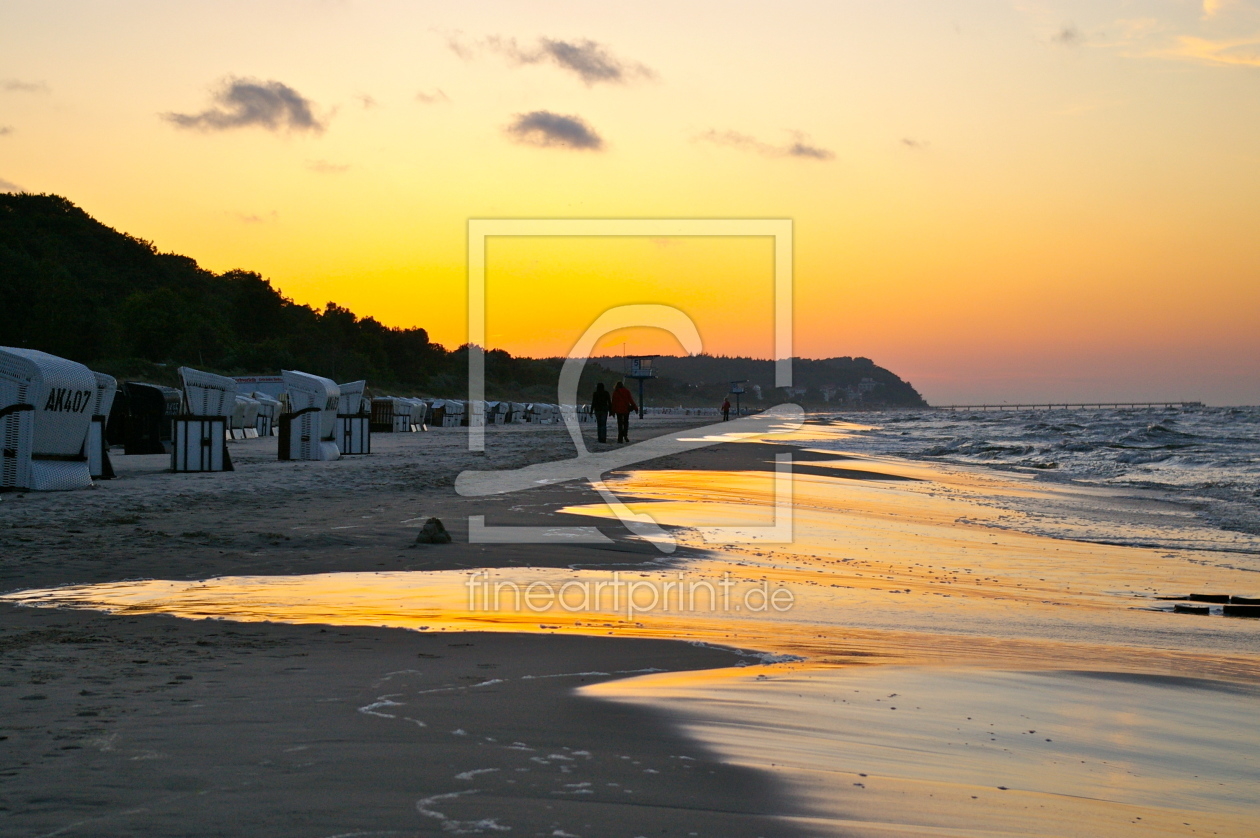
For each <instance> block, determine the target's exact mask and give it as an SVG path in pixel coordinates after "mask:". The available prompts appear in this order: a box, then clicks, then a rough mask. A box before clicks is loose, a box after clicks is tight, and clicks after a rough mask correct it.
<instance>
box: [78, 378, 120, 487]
mask: <svg viewBox="0 0 1260 838" xmlns="http://www.w3.org/2000/svg"><path fill="white" fill-rule="evenodd" d="M92 375H93V377H95V378H96V400H95V402H94V403H93V407H92V424H91V425H89V426H88V436H87V442H86V443H84V447H83V453H84V455H85V456H86V457H87V461H88V473H89V474H91V475H92V479H93V480H109V479H111V478H113V476H114V465H113V463H111V462H110V460H109V443H108V440H107V439H106V437H105V427H106V425H107V424H108V423H109V412H110V410H112V409H113V407H114V397H115V396H116V395H118V382H117V381H116V380H115V379H114V377H113V376H112V375H106V374H105V373H103V372H93V373H92Z"/></svg>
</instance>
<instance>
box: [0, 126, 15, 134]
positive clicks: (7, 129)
mask: <svg viewBox="0 0 1260 838" xmlns="http://www.w3.org/2000/svg"><path fill="white" fill-rule="evenodd" d="M12 133H13V126H12V125H0V137H7V136H8V135H9V134H12Z"/></svg>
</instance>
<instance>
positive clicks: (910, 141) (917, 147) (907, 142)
mask: <svg viewBox="0 0 1260 838" xmlns="http://www.w3.org/2000/svg"><path fill="white" fill-rule="evenodd" d="M901 144H902V145H903V146H905V147H906V148H908V149H911V150H913V151H923V150H924V149H926V148H927V147H928V143H927V141H926V140H916V139H915V138H914V137H902V138H901Z"/></svg>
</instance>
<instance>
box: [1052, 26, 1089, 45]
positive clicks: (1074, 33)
mask: <svg viewBox="0 0 1260 838" xmlns="http://www.w3.org/2000/svg"><path fill="white" fill-rule="evenodd" d="M1050 42H1051V43H1055V44H1058V45H1059V46H1064V47H1078V46H1080V45H1081V44H1083V43H1085V33H1084V32H1082V31H1081V30H1080V29H1077V28H1076V24H1074V23H1067V24H1064V25H1063V28H1062V29H1060V30H1059V31H1058V32H1056V33H1054V34H1053V35H1051V36H1050Z"/></svg>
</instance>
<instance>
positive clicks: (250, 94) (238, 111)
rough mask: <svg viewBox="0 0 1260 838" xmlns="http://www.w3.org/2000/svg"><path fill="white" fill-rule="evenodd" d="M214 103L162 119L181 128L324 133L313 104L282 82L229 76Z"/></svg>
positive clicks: (323, 124)
mask: <svg viewBox="0 0 1260 838" xmlns="http://www.w3.org/2000/svg"><path fill="white" fill-rule="evenodd" d="M213 101H214V106H213V107H210V108H207V109H206V110H204V111H202V112H201V113H196V114H185V113H164V114H162V118H163V119H165V120H167V121H168V122H173V123H174V124H175V125H177V126H179V127H180V128H195V129H199V130H201V131H228V130H231V129H233V128H249V127H258V128H264V129H266V130H268V131H280V130H282V129H288V130H290V131H309V132H311V133H314V134H319V133H321V132H323V130H324V128H325V127H326V126H325V123H324V122H322V121H321V120H320V119H318V118H317V117H316V116H315V112H314V108H313V103H312V102H311V101H310V100H309V99H307V98H306V97H305V96H303V95H302V94H300V93H298V92H297V91H296V90H294V89H293V88H291V87H289V86H288V85H287V84H282V83H280V82H278V81H259V80H257V79H241V78H228V79H227V80H226V81H224V82H223V85H222V87H220V88H219V90H218V91H216V92H215V94H214V99H213Z"/></svg>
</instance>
